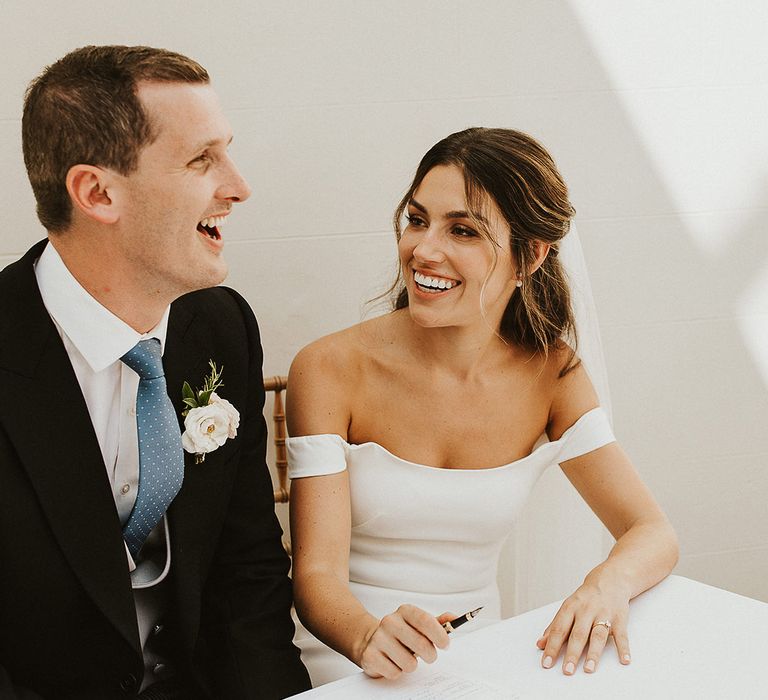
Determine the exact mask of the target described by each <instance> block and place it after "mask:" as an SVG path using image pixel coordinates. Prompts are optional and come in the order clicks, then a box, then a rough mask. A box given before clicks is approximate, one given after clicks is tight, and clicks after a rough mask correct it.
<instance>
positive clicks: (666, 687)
mask: <svg viewBox="0 0 768 700" xmlns="http://www.w3.org/2000/svg"><path fill="white" fill-rule="evenodd" d="M558 606H559V603H553V604H551V605H546V606H544V607H543V608H538V609H537V610H532V611H530V612H528V613H525V614H524V615H518V616H517V617H513V618H509V619H508V620H503V621H501V622H499V623H497V624H494V625H489V626H487V627H484V628H482V629H479V630H477V631H475V632H472V633H471V634H463V635H459V634H457V635H456V636H455V637H454V638H452V640H451V647H450V649H448V650H446V651H444V652H441V653H440V655H439V658H438V660H437V661H436V662H435V663H434V664H431V665H428V664H425V663H420V664H419V667H418V669H417V670H416V671H415V672H414V673H411V674H403V676H401V677H400V678H399V679H398V680H396V681H387V680H383V679H379V680H374V679H372V678H368V677H367V676H366V675H365V674H363V673H359V674H355V675H354V676H350V677H348V678H343V679H341V680H339V681H336V682H335V683H329V684H328V685H324V686H320V687H319V688H316V689H314V690H311V691H308V692H306V693H301V694H300V695H298V696H296V697H297V698H299V697H300V698H307V700H319V699H320V698H338V699H340V700H343V699H346V698H350V699H352V698H354V699H355V700H358V699H359V698H365V699H366V700H368V699H371V700H376V699H378V698H388V699H390V700H392V699H398V700H399V699H406V698H408V699H412V700H417V699H418V700H432V699H433V698H434V699H435V700H436V699H437V698H439V699H440V700H450V699H451V698H463V699H466V700H469V699H470V698H478V699H482V700H497V699H498V700H502V699H503V700H514V699H515V698H551V697H564V698H566V697H567V698H590V699H594V698H611V700H615V699H616V698H621V699H622V700H624V699H626V698H638V699H639V698H643V700H645V699H648V698H650V699H652V700H655V699H656V698H696V699H697V700H698V699H700V698H724V699H727V700H731V699H732V698H739V699H741V698H768V604H766V603H762V602H760V601H757V600H753V599H751V598H745V597H743V596H740V595H736V594H735V593H728V592H727V591H723V590H720V589H719V588H713V587H712V586H707V585H705V584H703V583H698V582H696V581H691V580H690V579H686V578H682V577H681V576H670V577H669V578H667V579H666V580H665V581H662V582H661V583H660V584H659V585H658V586H656V587H655V588H653V589H651V590H650V591H647V592H645V593H643V594H642V595H641V596H638V597H637V598H636V599H635V600H634V601H633V602H632V604H631V606H630V621H629V643H630V649H631V652H632V663H631V664H630V665H629V666H622V665H621V664H620V663H619V661H618V658H617V655H616V648H615V646H613V644H612V642H609V645H608V647H606V652H605V653H604V655H603V658H602V660H601V662H600V665H599V668H598V670H597V672H596V673H593V674H587V673H584V672H583V671H582V669H581V666H579V669H578V671H577V672H576V674H574V675H573V676H565V675H563V673H562V672H561V670H560V669H561V666H562V664H560V663H558V664H556V665H555V666H554V667H553V668H552V669H549V670H544V669H542V668H541V652H540V651H539V650H538V649H537V648H536V645H535V642H536V639H537V638H538V637H539V635H540V634H541V633H542V631H543V630H544V628H545V627H546V626H547V624H549V622H550V621H551V619H552V617H553V616H554V614H555V612H556V611H557V608H558ZM470 624H471V623H470ZM561 658H562V657H561Z"/></svg>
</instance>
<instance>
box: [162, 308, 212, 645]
mask: <svg viewBox="0 0 768 700" xmlns="http://www.w3.org/2000/svg"><path fill="white" fill-rule="evenodd" d="M194 320H195V316H194V314H192V313H191V312H190V311H189V309H188V306H187V305H185V304H184V303H179V302H175V303H174V304H172V305H171V314H170V317H169V319H168V333H167V335H166V342H165V352H164V354H163V366H164V368H165V378H166V383H167V385H168V394H169V396H170V397H171V401H172V402H173V405H174V406H175V407H176V408H177V409H178V415H179V429H180V430H181V431H183V430H184V418H183V417H182V415H181V411H182V410H183V403H182V393H181V388H182V385H183V384H184V382H185V381H188V382H189V383H190V384H191V385H192V387H193V388H197V387H198V386H199V385H201V384H202V382H203V378H204V377H205V375H206V374H208V372H209V367H208V360H209V358H211V357H212V355H211V354H210V339H209V338H206V337H205V336H204V335H203V334H202V333H201V332H200V331H199V330H198V329H196V328H195V326H194ZM214 454H215V453H213V454H210V455H208V456H207V457H206V460H205V462H204V463H203V464H201V465H198V464H195V458H194V455H191V454H188V453H186V452H185V453H184V483H183V485H182V487H181V491H179V493H178V495H177V496H176V498H175V499H174V500H173V503H171V506H170V508H169V509H168V521H169V527H170V531H171V570H172V571H173V580H174V588H175V593H176V601H177V606H179V607H180V608H181V609H183V610H184V614H183V615H179V616H178V617H179V624H180V625H181V628H182V630H181V632H182V633H181V635H180V636H181V639H182V640H183V642H184V644H185V645H186V646H187V649H188V651H189V653H192V650H193V649H194V645H195V642H196V640H197V634H198V630H199V625H200V599H201V595H202V591H201V576H202V574H201V572H200V551H201V544H202V542H203V540H204V539H205V538H206V533H205V532H204V531H203V529H202V528H201V525H200V508H199V504H200V502H201V501H205V500H206V499H207V498H210V496H211V491H210V484H208V483H207V479H206V478H205V477H206V476H207V473H206V472H207V467H209V466H211V465H212V463H215V461H216V460H215V457H214ZM214 466H215V464H214Z"/></svg>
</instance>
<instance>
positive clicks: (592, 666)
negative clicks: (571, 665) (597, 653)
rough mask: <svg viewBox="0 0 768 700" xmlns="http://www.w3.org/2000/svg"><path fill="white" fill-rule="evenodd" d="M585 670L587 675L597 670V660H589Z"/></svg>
mask: <svg viewBox="0 0 768 700" xmlns="http://www.w3.org/2000/svg"><path fill="white" fill-rule="evenodd" d="M584 670H585V671H586V672H587V673H592V671H594V670H595V660H594V659H587V663H585V664H584Z"/></svg>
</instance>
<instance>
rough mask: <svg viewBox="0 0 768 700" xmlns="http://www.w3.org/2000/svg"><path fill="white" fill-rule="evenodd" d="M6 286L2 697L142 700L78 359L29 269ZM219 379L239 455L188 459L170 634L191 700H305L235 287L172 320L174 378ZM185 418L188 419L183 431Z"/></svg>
mask: <svg viewBox="0 0 768 700" xmlns="http://www.w3.org/2000/svg"><path fill="white" fill-rule="evenodd" d="M44 246H45V242H41V243H39V244H38V245H36V246H35V247H33V248H32V249H31V250H30V251H29V252H28V253H27V254H26V255H25V256H24V257H23V258H22V259H21V260H19V261H18V262H16V263H14V264H12V265H10V266H8V267H7V268H6V269H5V270H3V271H2V272H1V273H0V698H2V699H3V700H7V699H12V698H18V699H22V698H24V699H26V698H37V697H43V698H50V699H54V698H55V699H56V700H65V699H68V698H73V699H74V698H78V699H79V700H84V699H86V698H93V699H94V700H95V699H96V698H98V700H109V699H110V698H125V697H133V696H135V694H136V692H137V689H138V687H139V686H140V684H141V678H142V675H143V664H142V657H141V649H140V644H139V639H138V630H137V623H136V616H135V609H134V603H133V594H132V591H131V584H130V577H129V573H128V568H127V564H126V558H125V549H124V546H123V540H122V533H121V527H120V522H119V519H118V516H117V511H116V508H115V504H114V500H113V497H112V493H111V490H110V486H109V483H108V478H107V474H106V469H105V467H104V462H103V459H102V456H101V451H100V449H99V445H98V442H97V439H96V435H95V433H94V431H93V427H92V425H91V422H90V418H89V416H88V410H87V408H86V404H85V401H84V399H83V396H82V393H81V391H80V387H79V384H78V382H77V379H76V377H75V374H74V371H73V369H72V366H71V364H70V362H69V358H68V356H67V354H66V351H65V349H64V346H63V344H62V342H61V339H60V338H59V335H58V333H57V332H56V329H55V327H54V325H53V323H52V321H51V319H50V317H49V315H48V313H47V311H46V310H45V307H44V305H43V302H42V299H41V297H40V293H39V290H38V287H37V283H36V279H35V276H34V270H33V262H34V260H35V259H36V258H37V257H39V255H40V254H41V252H42V250H43V248H44ZM209 359H212V360H213V361H214V362H216V363H217V365H218V366H219V367H222V366H223V367H224V374H223V379H224V386H223V388H222V389H221V390H220V393H221V395H222V396H223V397H225V398H227V399H228V400H229V401H231V402H232V403H233V404H234V406H235V407H236V408H237V409H238V410H239V411H240V415H241V423H240V428H239V431H238V435H237V437H236V438H235V439H232V440H228V441H227V442H226V443H225V444H224V446H223V447H220V448H219V449H218V450H216V451H215V452H212V453H209V454H208V455H207V457H206V459H205V461H204V462H203V463H202V464H195V463H194V457H193V456H192V455H189V454H186V453H185V474H184V484H183V486H182V488H181V491H180V492H179V494H178V496H177V497H176V498H175V500H174V501H173V503H172V504H171V506H170V508H169V511H168V519H169V526H170V531H171V547H172V550H171V573H170V577H171V581H170V585H171V587H172V609H171V610H170V611H169V614H168V618H167V620H166V621H165V622H166V624H165V625H164V629H163V632H162V634H163V635H164V636H165V637H166V639H165V644H166V650H167V652H168V654H169V655H170V657H171V660H172V661H173V663H174V664H175V665H176V667H177V668H178V670H179V675H178V678H179V679H181V681H182V682H183V683H184V687H185V690H184V693H183V696H182V697H184V698H190V699H197V698H213V699H215V700H229V699H230V698H232V699H235V698H238V699H239V698H283V697H286V696H288V695H291V694H293V693H297V692H300V691H302V690H305V689H307V688H308V687H309V679H308V676H307V674H306V670H305V669H304V667H303V665H302V664H301V661H300V659H299V653H298V651H297V649H296V648H295V647H294V646H293V644H292V642H291V640H292V635H293V624H292V622H291V620H290V617H289V609H290V605H291V587H290V580H289V578H288V569H289V561H288V558H287V556H286V554H285V552H284V551H283V549H282V546H281V544H280V535H281V531H280V527H279V524H278V523H277V520H276V518H275V514H274V506H273V502H272V484H271V480H270V477H269V473H268V471H267V468H266V463H265V450H266V439H267V438H266V426H265V423H264V419H263V416H262V409H263V403H264V392H263V388H262V370H261V363H262V351H261V345H260V340H259V333H258V328H257V325H256V319H255V318H254V316H253V313H252V312H251V310H250V308H249V307H248V305H247V304H246V302H245V301H244V300H243V299H242V297H240V296H239V295H238V294H237V293H236V292H234V291H232V290H229V289H226V288H215V289H208V290H204V291H200V292H195V293H192V294H189V295H187V296H185V297H182V298H181V299H179V300H177V301H176V302H174V303H173V304H172V306H171V313H170V319H169V324H168V335H167V339H166V345H165V353H164V358H163V364H164V366H165V372H166V377H167V383H168V393H169V395H170V397H171V399H172V401H173V402H174V405H176V406H177V407H178V408H179V414H180V413H181V409H182V408H183V406H182V401H181V387H182V384H183V382H184V381H185V380H187V381H189V382H190V384H191V385H192V386H200V385H201V384H202V382H203V378H204V377H205V375H206V374H207V373H208V371H209V368H208V360H209ZM181 421H182V419H181V415H179V422H180V429H182V426H181Z"/></svg>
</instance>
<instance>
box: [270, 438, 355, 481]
mask: <svg viewBox="0 0 768 700" xmlns="http://www.w3.org/2000/svg"><path fill="white" fill-rule="evenodd" d="M346 445H347V443H346V442H344V440H343V438H342V437H341V436H340V435H304V436H302V437H289V438H287V439H286V441H285V446H286V447H287V448H288V476H289V478H291V479H301V478H302V477H305V476H324V475H326V474H338V473H339V472H343V471H344V470H345V469H346V468H347V452H346Z"/></svg>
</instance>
